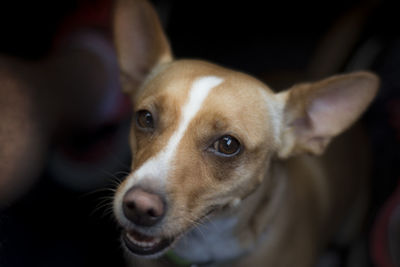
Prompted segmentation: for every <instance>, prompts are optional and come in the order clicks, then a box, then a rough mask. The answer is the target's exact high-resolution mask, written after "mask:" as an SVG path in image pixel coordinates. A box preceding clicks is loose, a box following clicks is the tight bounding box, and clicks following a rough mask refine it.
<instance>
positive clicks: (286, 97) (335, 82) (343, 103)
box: [277, 72, 379, 158]
mask: <svg viewBox="0 0 400 267" xmlns="http://www.w3.org/2000/svg"><path fill="white" fill-rule="evenodd" d="M378 86H379V78H378V77H377V76H376V75H374V74H372V73H369V72H356V73H351V74H345V75H337V76H333V77H331V78H327V79H325V80H322V81H319V82H315V83H309V84H299V85H295V86H293V87H292V88H290V89H289V90H287V91H284V92H282V93H279V94H278V95H277V96H278V99H281V100H282V101H283V105H282V107H283V111H282V124H281V126H282V128H281V136H280V137H281V139H280V145H279V150H278V156H279V157H280V158H288V157H290V156H292V155H297V154H300V153H310V154H314V155H319V154H322V153H323V152H324V150H325V148H326V147H327V145H328V144H329V142H330V141H331V140H332V138H333V137H334V136H336V135H338V134H340V133H341V132H343V131H344V130H346V129H347V128H348V127H349V126H350V125H351V124H353V123H354V122H355V121H356V120H357V119H358V118H359V117H360V115H361V114H362V113H363V112H364V111H365V109H366V108H367V107H368V105H369V104H370V103H371V101H372V100H373V98H374V97H375V95H376V92H377V89H378Z"/></svg>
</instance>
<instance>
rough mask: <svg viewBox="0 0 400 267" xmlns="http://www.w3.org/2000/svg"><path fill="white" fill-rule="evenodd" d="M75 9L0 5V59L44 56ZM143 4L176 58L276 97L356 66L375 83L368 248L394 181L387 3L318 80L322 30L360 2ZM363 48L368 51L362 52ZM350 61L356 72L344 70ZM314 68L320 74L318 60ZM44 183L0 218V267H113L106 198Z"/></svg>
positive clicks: (369, 121)
mask: <svg viewBox="0 0 400 267" xmlns="http://www.w3.org/2000/svg"><path fill="white" fill-rule="evenodd" d="M83 2H84V3H85V4H87V3H93V4H95V3H96V1H78V0H60V1H47V0H46V1H28V0H22V1H11V0H9V1H2V3H1V6H0V34H1V42H0V52H1V53H2V54H7V55H13V56H17V57H21V58H24V59H27V60H40V59H41V58H44V57H46V56H48V54H49V51H51V50H52V49H54V39H55V38H56V36H57V34H59V29H60V26H61V25H62V24H63V22H64V20H65V18H66V17H68V16H69V15H71V14H73V13H74V12H76V10H79V8H80V7H81V6H82V3H83ZM97 2H98V1H97ZM153 2H154V3H155V5H156V7H157V9H158V11H159V12H160V14H161V17H162V21H163V24H164V26H165V28H166V32H167V35H168V37H169V39H170V41H171V44H172V48H173V51H174V54H175V56H176V57H177V58H202V59H207V60H210V61H212V62H215V63H219V64H222V65H224V66H227V67H231V68H234V69H238V70H241V71H245V72H247V73H250V74H253V75H255V76H257V77H259V78H260V79H262V80H265V81H266V82H267V83H268V84H271V85H272V86H273V87H275V88H277V89H282V88H285V87H286V86H289V85H290V84H293V83H294V82H296V81H299V80H303V79H315V78H320V77H319V76H320V75H330V74H332V73H330V72H343V71H349V70H353V69H357V67H362V68H364V69H370V70H373V71H375V72H377V73H378V74H379V75H380V76H381V78H382V88H381V91H380V93H379V96H378V98H377V100H376V101H375V103H374V105H373V106H372V108H371V109H370V110H369V111H368V112H367V114H366V116H365V117H364V122H365V125H366V126H367V129H368V133H369V135H370V137H371V140H372V142H373V151H374V157H375V160H374V166H373V169H374V172H373V202H372V207H371V210H370V216H369V223H368V229H367V232H366V238H367V239H368V238H369V233H370V231H371V228H372V227H373V222H374V219H375V217H376V214H377V212H378V211H379V209H380V207H381V206H382V204H383V203H384V201H385V200H386V199H387V197H388V196H389V195H390V194H391V193H392V192H393V190H394V189H395V185H396V183H397V181H398V177H399V167H398V165H399V163H400V161H399V159H400V156H399V142H398V141H399V136H400V127H399V122H400V114H399V111H398V108H396V107H397V106H398V104H399V103H400V102H399V98H400V92H399V85H400V83H399V82H400V75H399V73H400V72H399V68H400V43H399V37H400V36H399V28H400V27H398V11H397V9H396V6H395V4H396V2H395V1H376V2H374V5H373V8H371V9H370V10H369V12H367V13H366V14H365V15H364V19H363V20H362V21H363V22H362V23H359V29H360V30H359V31H357V34H352V35H351V36H352V37H354V40H355V41H354V43H352V45H350V46H348V51H349V52H348V53H347V54H345V55H342V54H340V51H339V54H340V56H343V60H342V61H340V62H339V63H338V64H337V66H336V67H335V68H333V69H332V70H329V71H327V72H326V73H322V74H320V73H318V72H315V71H313V70H312V66H313V62H315V58H316V54H317V51H320V48H321V46H323V45H322V41H323V40H326V38H328V39H327V40H330V41H331V43H329V42H330V41H329V42H328V43H329V44H330V46H329V45H328V47H330V48H331V47H335V46H339V45H340V44H339V43H340V42H341V40H342V39H341V38H338V39H335V38H332V39H330V38H329V36H330V35H329V34H330V33H332V31H333V30H332V29H336V31H338V32H339V33H340V32H343V31H344V29H346V28H347V27H348V26H347V24H346V23H344V24H341V26H338V21H344V22H347V20H346V19H343V18H345V17H346V16H350V17H352V16H353V17H354V16H357V14H359V13H357V12H356V11H354V10H356V9H357V8H359V7H363V6H365V5H366V3H367V2H368V1H355V0H351V1H347V0H346V1H345V0H339V1H331V0H328V1H286V0H282V1H211V0H203V1H184V0H174V1H162V0H157V1H153ZM324 38H325V39H324ZM370 43H372V44H374V45H370V46H368V44H370ZM365 47H367V48H369V50H368V49H366V48H365ZM371 47H372V48H371ZM363 49H364V50H363ZM328 51H330V50H328ZM365 51H366V52H365ZM328 53H329V52H328ZM322 54H323V53H322ZM323 55H324V54H323ZM364 58H367V59H369V60H363V59H364ZM352 62H353V63H354V62H356V63H357V62H358V63H359V64H355V66H356V67H354V64H353V65H352V64H351V63H352ZM324 64H327V65H328V66H329V57H328V56H327V60H326V61H324ZM328 69H329V68H328ZM396 101H397V102H396ZM110 131H112V129H111V130H110ZM103 134H104V133H100V137H99V138H103ZM120 161H121V170H124V171H126V170H127V169H128V168H127V166H128V165H129V158H128V157H127V158H123V159H120ZM52 175H57V174H54V173H50V172H49V171H48V169H46V168H45V169H44V171H43V174H42V177H41V179H40V180H39V182H38V183H37V184H36V185H35V186H34V188H32V190H30V192H28V194H27V195H25V196H24V197H23V198H22V199H20V200H19V201H17V202H16V203H15V204H13V205H12V206H10V207H9V208H8V209H6V210H4V211H2V214H0V266H2V267H3V266H4V267H19V266H30V267H34V266H41V267H42V266H43V267H47V266H60V267H62V266H98V267H100V266H122V253H121V250H120V245H119V243H118V241H119V237H118V231H117V227H116V226H115V223H114V221H113V219H112V216H111V215H110V214H107V211H106V208H104V207H99V205H100V206H101V204H99V203H101V202H102V201H103V200H104V199H105V198H107V197H110V196H111V193H110V192H109V191H107V190H100V191H96V190H93V191H91V192H85V193H82V192H75V191H74V190H71V189H68V188H65V187H63V186H62V185H60V184H58V183H56V182H55V181H54V180H53V179H51V176H52ZM110 176H112V175H110ZM110 186H111V184H110Z"/></svg>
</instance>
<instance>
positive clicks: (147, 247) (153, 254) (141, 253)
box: [122, 231, 176, 258]
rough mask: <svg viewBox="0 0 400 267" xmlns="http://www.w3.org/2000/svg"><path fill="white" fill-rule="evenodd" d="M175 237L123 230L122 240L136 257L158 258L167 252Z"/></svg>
mask: <svg viewBox="0 0 400 267" xmlns="http://www.w3.org/2000/svg"><path fill="white" fill-rule="evenodd" d="M175 239H176V238H174V237H168V238H162V237H153V236H146V235H144V234H141V233H139V232H136V231H123V233H122V242H123V244H124V245H125V247H126V248H127V250H128V251H129V252H131V253H132V254H133V255H135V256H138V257H144V258H158V257H160V256H161V255H163V254H164V253H165V252H167V251H168V250H169V249H170V247H171V246H172V244H173V243H174V241H175Z"/></svg>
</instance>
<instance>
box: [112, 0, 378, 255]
mask: <svg viewBox="0 0 400 267" xmlns="http://www.w3.org/2000/svg"><path fill="white" fill-rule="evenodd" d="M116 2H117V4H116V9H115V14H114V19H115V24H114V30H115V41H116V48H117V52H118V60H119V64H120V67H121V73H122V74H123V75H122V76H123V77H124V79H123V87H124V88H125V90H126V91H127V92H129V93H130V94H131V95H132V100H133V103H134V107H135V110H134V114H135V116H134V121H133V123H132V129H131V134H130V138H131V148H132V153H133V162H132V171H131V173H130V175H128V177H127V178H126V180H125V181H124V182H123V183H122V184H121V185H120V186H119V188H118V190H117V192H116V195H115V199H114V213H115V216H116V218H117V220H118V222H119V224H120V225H121V226H122V227H123V229H124V231H123V241H124V244H125V245H126V247H127V249H128V250H129V251H130V252H132V253H133V254H135V255H138V256H145V257H156V256H159V255H161V254H162V253H163V252H164V251H166V250H167V249H168V248H169V247H170V246H171V245H172V244H173V243H174V242H175V241H176V240H177V239H179V238H180V236H181V235H183V234H184V233H185V232H187V231H188V230H190V229H191V228H193V227H196V225H197V224H198V222H199V220H201V219H202V218H203V217H204V216H206V215H207V214H209V213H212V212H215V213H216V210H218V209H219V208H222V207H228V208H229V207H231V206H237V205H238V204H239V203H240V202H241V200H242V199H244V198H245V197H246V196H248V195H249V194H251V193H252V192H253V191H254V190H255V189H256V188H257V185H259V184H260V183H262V182H263V180H264V181H265V179H268V178H269V177H268V171H267V170H268V168H269V163H270V159H271V158H272V157H277V158H280V159H286V158H288V157H291V156H295V155H298V154H302V153H309V154H315V155H319V154H321V153H322V152H323V151H324V149H325V148H326V147H327V145H328V144H329V142H330V141H331V139H332V138H333V137H335V136H336V135H338V134H340V133H341V132H343V131H344V130H346V129H347V128H348V127H349V126H350V125H351V124H352V123H353V122H354V121H355V120H356V119H357V118H358V117H359V116H360V115H361V114H362V112H363V111H364V110H365V109H366V107H367V106H368V105H369V103H370V102H371V101H372V99H373V98H374V96H375V94H376V91H377V87H378V83H379V80H378V78H377V77H376V76H375V75H373V74H371V73H367V72H358V73H353V74H347V75H337V76H333V77H331V78H327V79H325V80H322V81H319V82H315V83H307V84H300V85H295V86H293V87H292V88H290V89H289V90H286V91H284V92H282V93H278V94H275V93H273V92H272V91H271V90H270V89H269V88H268V86H266V85H264V84H263V83H261V82H259V81H258V80H256V79H254V78H251V77H250V76H248V75H246V74H243V73H239V72H235V71H231V70H227V69H224V68H222V67H218V66H216V65H213V64H210V63H206V62H201V61H195V60H179V61H173V57H172V54H171V51H170V48H169V44H168V41H167V39H166V37H165V35H164V34H163V31H162V29H161V25H160V23H159V21H158V17H157V15H156V13H155V11H154V10H153V8H152V7H151V6H150V5H149V3H148V2H147V1H145V0H118V1H116ZM239 208H240V206H239ZM266 208H268V207H266Z"/></svg>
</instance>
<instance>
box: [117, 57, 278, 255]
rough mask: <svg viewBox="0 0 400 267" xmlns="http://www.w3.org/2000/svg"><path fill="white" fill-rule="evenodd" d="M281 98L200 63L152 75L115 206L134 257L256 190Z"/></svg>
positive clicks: (141, 97)
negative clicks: (275, 108) (128, 164)
mask: <svg viewBox="0 0 400 267" xmlns="http://www.w3.org/2000/svg"><path fill="white" fill-rule="evenodd" d="M275 98H276V96H275V95H274V94H273V93H272V92H271V91H270V90H269V88H268V87H266V86H265V85H263V84H262V83H261V82H259V81H257V80H256V79H254V78H251V77H249V76H247V75H245V74H241V73H237V72H234V71H230V70H226V69H224V68H221V67H218V66H216V65H213V64H209V63H205V62H201V61H189V60H184V61H175V62H173V63H171V64H168V65H166V66H164V67H163V68H162V69H161V70H156V73H155V74H153V75H151V78H149V80H148V81H147V82H145V84H144V86H143V87H142V88H141V90H139V91H138V93H137V94H136V95H135V96H134V102H135V105H134V106H135V119H134V122H133V123H132V128H131V135H130V138H131V144H132V145H131V146H132V152H133V154H134V160H133V163H132V172H131V174H130V175H129V176H128V177H127V179H126V180H125V181H124V182H123V184H122V185H121V186H120V187H119V189H118V192H117V194H116V197H115V202H114V203H115V214H116V215H117V218H118V220H119V222H120V223H121V225H122V226H123V227H124V228H125V230H126V233H125V238H124V240H125V243H126V245H127V247H128V248H129V249H130V250H131V251H132V252H133V253H135V254H138V255H146V256H152V255H154V256H156V255H158V254H159V253H161V252H162V251H164V250H165V249H167V248H168V247H169V245H171V243H172V242H173V241H174V240H176V239H177V238H179V237H180V236H181V235H182V234H183V233H185V232H186V231H188V230H189V229H191V228H192V227H193V226H195V225H196V224H197V223H198V222H199V220H200V219H201V218H202V217H203V216H206V215H207V214H209V213H210V212H213V211H214V210H216V209H219V208H221V207H224V206H229V205H234V204H237V203H239V202H240V200H241V199H242V198H244V197H245V196H247V195H248V194H249V193H251V192H252V191H253V190H254V189H255V188H256V186H257V185H258V184H259V183H260V182H261V181H262V179H263V177H264V174H265V171H266V169H267V168H268V161H269V158H270V157H271V155H272V154H273V152H274V150H275V148H276V145H277V144H276V140H277V137H278V130H279V129H277V127H279V125H275V124H276V121H277V120H276V118H275V117H274V116H279V115H278V114H274V112H275V110H274V109H273V107H272V105H276V103H277V100H276V99H275ZM274 123H275V124H274Z"/></svg>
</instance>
